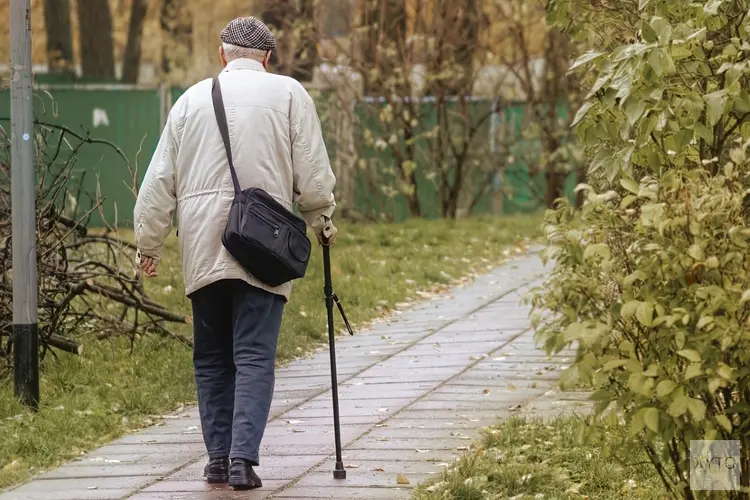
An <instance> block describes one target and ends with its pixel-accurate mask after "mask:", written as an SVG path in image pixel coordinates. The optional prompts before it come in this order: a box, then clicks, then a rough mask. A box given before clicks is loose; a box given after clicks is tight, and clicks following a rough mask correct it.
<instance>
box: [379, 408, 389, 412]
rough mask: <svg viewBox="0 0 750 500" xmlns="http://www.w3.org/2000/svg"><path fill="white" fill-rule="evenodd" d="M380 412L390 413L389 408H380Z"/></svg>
mask: <svg viewBox="0 0 750 500" xmlns="http://www.w3.org/2000/svg"><path fill="white" fill-rule="evenodd" d="M378 411H379V412H380V413H385V412H387V411H388V408H378Z"/></svg>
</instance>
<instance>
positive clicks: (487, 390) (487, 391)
mask: <svg viewBox="0 0 750 500" xmlns="http://www.w3.org/2000/svg"><path fill="white" fill-rule="evenodd" d="M482 392H483V393H485V394H489V393H490V390H489V389H485V390H483V391H482Z"/></svg>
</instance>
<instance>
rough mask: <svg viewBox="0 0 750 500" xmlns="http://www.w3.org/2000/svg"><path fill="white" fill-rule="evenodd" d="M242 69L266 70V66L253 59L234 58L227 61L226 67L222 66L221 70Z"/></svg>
mask: <svg viewBox="0 0 750 500" xmlns="http://www.w3.org/2000/svg"><path fill="white" fill-rule="evenodd" d="M243 69H249V70H252V71H263V72H265V71H266V68H264V67H263V64H261V62H260V61H256V60H255V59H235V60H233V61H229V63H228V64H227V67H226V68H224V70H223V71H237V70H243Z"/></svg>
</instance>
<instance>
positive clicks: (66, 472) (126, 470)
mask: <svg viewBox="0 0 750 500" xmlns="http://www.w3.org/2000/svg"><path fill="white" fill-rule="evenodd" d="M182 462H183V459H181V458H179V457H177V458H175V457H170V459H169V460H166V461H163V462H161V463H153V464H149V463H146V464H136V465H133V464H125V465H121V464H117V465H116V466H112V465H77V463H78V462H73V463H72V464H69V465H64V466H62V467H58V468H57V469H54V470H51V471H49V472H47V473H45V474H41V475H40V476H39V479H40V480H45V481H46V480H50V479H93V478H102V477H128V476H163V475H165V474H168V473H169V472H172V471H173V470H175V469H177V468H178V467H179V466H180V465H181V464H182Z"/></svg>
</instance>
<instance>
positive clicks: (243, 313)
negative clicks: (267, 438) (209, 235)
mask: <svg viewBox="0 0 750 500" xmlns="http://www.w3.org/2000/svg"><path fill="white" fill-rule="evenodd" d="M190 299H191V301H192V304H193V330H194V339H195V346H194V350H193V366H194V368H195V382H196V385H197V387H198V409H199V412H200V417H201V425H202V427H203V440H204V442H205V443H206V449H207V451H208V455H209V457H210V458H222V457H227V456H228V457H230V458H244V459H246V460H249V461H250V462H251V463H252V464H253V465H258V464H259V461H260V457H259V449H260V442H261V439H263V433H264V432H265V429H266V422H267V420H268V413H269V411H270V408H271V399H272V398H273V388H274V380H275V379H274V365H275V359H276V345H277V341H278V338H279V330H280V328H281V314H282V311H283V309H284V298H283V297H281V296H279V295H275V294H272V293H269V292H266V291H265V290H261V289H259V288H255V287H252V286H250V285H248V284H247V283H245V282H243V281H239V280H221V281H217V282H216V283H213V284H211V285H208V286H206V287H204V288H201V289H200V290H198V291H196V292H194V293H193V294H191V295H190Z"/></svg>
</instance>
